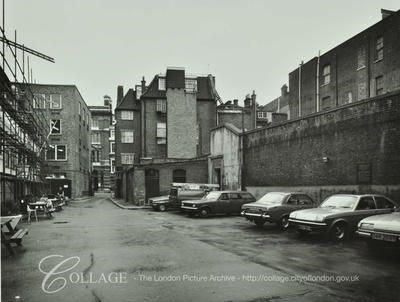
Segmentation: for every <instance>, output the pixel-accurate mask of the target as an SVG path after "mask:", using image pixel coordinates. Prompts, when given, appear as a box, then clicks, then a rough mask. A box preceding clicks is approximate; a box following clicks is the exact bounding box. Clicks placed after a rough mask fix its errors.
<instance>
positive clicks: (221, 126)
mask: <svg viewBox="0 0 400 302" xmlns="http://www.w3.org/2000/svg"><path fill="white" fill-rule="evenodd" d="M220 128H227V129H228V130H230V131H231V132H233V133H234V134H236V135H240V134H241V133H242V130H240V129H239V128H237V127H236V126H234V125H233V124H231V123H224V124H222V125H219V126H217V127H214V128H212V129H211V130H210V131H214V130H217V129H220Z"/></svg>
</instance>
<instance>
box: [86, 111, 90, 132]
mask: <svg viewBox="0 0 400 302" xmlns="http://www.w3.org/2000/svg"><path fill="white" fill-rule="evenodd" d="M86 121H87V126H88V128H89V121H90V120H89V113H86ZM88 130H89V129H88Z"/></svg>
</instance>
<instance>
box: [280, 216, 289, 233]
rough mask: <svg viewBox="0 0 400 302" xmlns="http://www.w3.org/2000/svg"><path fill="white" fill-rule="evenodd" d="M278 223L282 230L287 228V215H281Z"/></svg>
mask: <svg viewBox="0 0 400 302" xmlns="http://www.w3.org/2000/svg"><path fill="white" fill-rule="evenodd" d="M278 225H279V227H280V228H281V229H282V230H287V229H288V228H289V216H283V217H282V218H281V220H280V221H279V223H278Z"/></svg>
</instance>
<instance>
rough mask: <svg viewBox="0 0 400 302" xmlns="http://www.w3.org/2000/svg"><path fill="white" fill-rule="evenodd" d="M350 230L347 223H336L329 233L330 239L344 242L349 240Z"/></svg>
mask: <svg viewBox="0 0 400 302" xmlns="http://www.w3.org/2000/svg"><path fill="white" fill-rule="evenodd" d="M348 235H349V234H348V228H347V225H346V224H345V223H341V222H339V223H336V224H334V226H333V227H332V229H331V230H330V232H329V237H330V239H331V240H333V241H337V242H338V241H344V240H346V239H347V238H348Z"/></svg>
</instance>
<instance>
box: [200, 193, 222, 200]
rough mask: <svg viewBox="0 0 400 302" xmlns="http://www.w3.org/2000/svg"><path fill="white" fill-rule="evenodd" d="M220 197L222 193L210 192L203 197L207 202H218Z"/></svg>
mask: <svg viewBox="0 0 400 302" xmlns="http://www.w3.org/2000/svg"><path fill="white" fill-rule="evenodd" d="M220 195H221V193H219V192H210V193H208V194H207V195H205V196H204V197H203V199H205V200H217V199H218V198H219V196H220Z"/></svg>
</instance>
